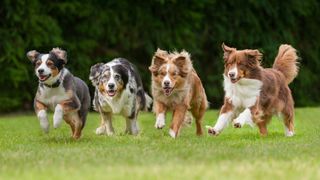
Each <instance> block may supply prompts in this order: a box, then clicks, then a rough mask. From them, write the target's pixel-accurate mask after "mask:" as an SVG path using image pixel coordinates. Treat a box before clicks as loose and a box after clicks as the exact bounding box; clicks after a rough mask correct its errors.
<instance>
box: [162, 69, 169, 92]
mask: <svg viewBox="0 0 320 180" xmlns="http://www.w3.org/2000/svg"><path fill="white" fill-rule="evenodd" d="M169 69H170V64H167V67H166V71H167V74H166V75H165V76H164V78H163V80H162V87H166V85H165V82H169V87H171V79H170V76H169Z"/></svg>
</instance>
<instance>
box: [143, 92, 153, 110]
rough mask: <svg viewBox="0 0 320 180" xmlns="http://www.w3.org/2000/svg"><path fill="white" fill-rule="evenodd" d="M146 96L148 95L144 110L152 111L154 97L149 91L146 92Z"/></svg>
mask: <svg viewBox="0 0 320 180" xmlns="http://www.w3.org/2000/svg"><path fill="white" fill-rule="evenodd" d="M144 96H145V97H146V105H145V108H144V111H149V112H150V111H152V105H153V101H152V98H151V97H150V96H149V95H148V94H147V93H144Z"/></svg>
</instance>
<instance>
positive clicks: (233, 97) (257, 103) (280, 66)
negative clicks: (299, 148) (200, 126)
mask: <svg viewBox="0 0 320 180" xmlns="http://www.w3.org/2000/svg"><path fill="white" fill-rule="evenodd" d="M222 48H223V51H224V56H223V59H224V64H225V70H224V74H223V77H224V91H225V98H224V105H223V106H222V108H221V111H220V116H219V118H218V120H217V122H216V124H215V126H214V127H208V133H209V134H212V135H218V134H219V133H221V132H222V130H223V129H224V128H225V127H226V126H227V124H228V122H229V121H233V126H234V127H235V128H241V127H242V126H243V125H244V124H245V123H247V124H250V125H253V123H255V124H257V126H258V127H259V129H260V134H261V135H263V136H265V135H267V127H266V125H267V123H268V122H269V121H270V120H271V118H272V115H273V114H282V115H283V118H284V125H285V135H286V136H293V135H294V101H293V98H292V95H291V91H290V89H289V87H288V84H289V83H291V82H292V81H293V79H294V78H295V77H296V76H297V74H298V69H299V68H298V66H297V64H298V63H297V60H298V56H297V53H296V50H295V49H294V48H293V47H292V46H290V45H286V44H284V45H281V46H280V47H279V52H278V55H277V57H276V59H275V62H274V64H273V67H272V68H266V69H265V68H263V67H261V66H260V60H261V58H262V54H261V53H260V52H259V51H258V50H250V49H246V50H237V49H235V48H230V47H228V46H226V45H224V44H222Z"/></svg>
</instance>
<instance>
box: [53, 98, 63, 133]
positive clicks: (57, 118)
mask: <svg viewBox="0 0 320 180" xmlns="http://www.w3.org/2000/svg"><path fill="white" fill-rule="evenodd" d="M62 119H63V109H62V106H61V105H60V104H58V105H57V106H56V108H55V110H54V114H53V127H54V128H58V127H60V125H61V123H62Z"/></svg>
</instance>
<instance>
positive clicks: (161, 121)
mask: <svg viewBox="0 0 320 180" xmlns="http://www.w3.org/2000/svg"><path fill="white" fill-rule="evenodd" d="M164 126H165V115H164V113H160V114H158V116H157V119H156V124H155V125H154V127H155V128H157V129H162V128H163V127H164Z"/></svg>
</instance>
